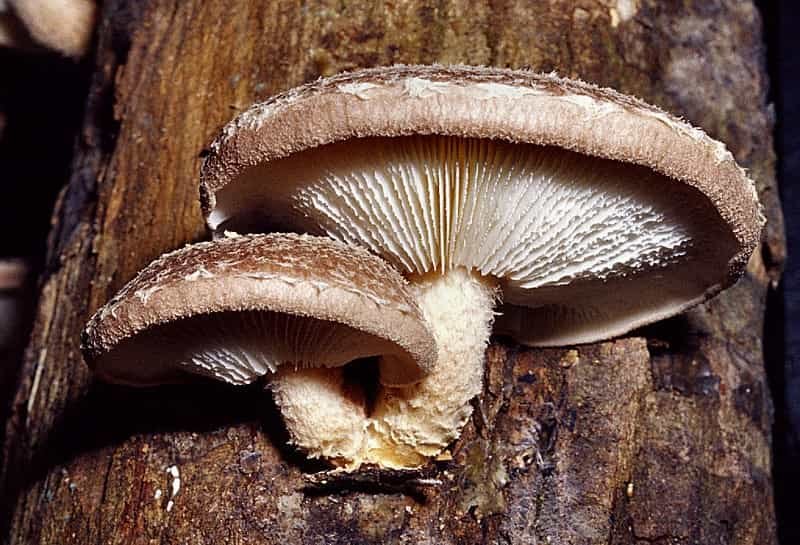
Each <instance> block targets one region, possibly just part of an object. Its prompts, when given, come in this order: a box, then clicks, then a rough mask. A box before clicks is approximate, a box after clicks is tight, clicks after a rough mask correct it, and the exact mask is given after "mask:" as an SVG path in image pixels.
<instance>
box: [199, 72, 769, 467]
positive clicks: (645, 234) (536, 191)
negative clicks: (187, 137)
mask: <svg viewBox="0 0 800 545" xmlns="http://www.w3.org/2000/svg"><path fill="white" fill-rule="evenodd" d="M201 195H202V200H203V210H204V212H205V214H206V218H207V222H208V225H209V227H210V228H211V229H212V230H213V231H214V232H216V233H219V232H221V231H222V230H224V229H235V230H241V231H268V230H291V231H301V232H308V233H314V234H318V235H321V234H324V235H327V236H329V237H332V238H334V239H337V240H339V241H341V242H344V243H346V244H349V245H352V246H360V247H362V248H365V249H367V250H369V251H370V252H372V253H374V254H377V255H380V256H381V257H383V258H385V259H387V260H388V261H389V262H391V263H392V264H393V265H394V266H396V267H397V268H398V269H400V270H401V271H403V272H404V274H405V275H406V277H407V278H408V279H409V281H410V283H411V285H412V289H413V290H415V292H416V296H417V299H418V301H419V305H420V308H421V309H422V312H423V314H424V315H425V318H426V319H427V320H428V322H429V324H430V327H431V330H432V332H433V335H434V337H435V338H436V342H437V350H438V360H437V364H436V366H435V368H434V370H433V372H432V373H431V374H430V375H428V376H427V377H426V378H424V379H423V380H422V381H421V382H420V383H419V384H417V385H415V386H413V387H411V388H405V389H395V390H391V389H387V391H386V392H385V393H384V394H383V397H381V398H380V399H379V401H378V403H377V409H376V413H377V414H380V410H381V407H382V404H387V405H392V404H393V407H395V406H396V407H397V408H393V409H392V414H393V415H402V417H401V418H396V419H392V418H384V419H382V420H380V422H379V423H380V425H385V426H387V430H389V431H388V432H387V433H384V434H383V436H390V437H392V438H393V440H392V443H391V444H390V445H386V446H380V445H379V446H376V447H375V450H374V451H375V452H379V453H382V454H381V455H380V457H378V458H377V459H376V460H370V461H376V462H377V463H380V464H383V465H390V466H407V465H416V464H419V463H421V461H423V460H424V458H425V457H426V456H430V455H433V454H435V453H436V452H438V451H439V450H441V449H442V448H443V447H444V446H445V445H446V444H447V442H448V441H450V440H451V439H452V438H453V437H455V436H456V435H457V433H458V430H459V429H460V427H461V426H462V425H463V423H464V422H465V421H466V418H467V417H468V415H469V405H468V401H469V398H470V397H472V396H474V395H476V394H477V393H479V391H480V386H481V376H482V361H483V348H484V347H485V345H486V342H487V340H488V337H489V334H490V331H491V327H492V318H493V309H494V305H495V302H496V300H497V298H501V299H502V301H503V306H502V307H501V308H500V310H501V311H502V315H501V316H500V318H499V319H498V322H497V324H495V327H496V329H497V330H498V331H500V332H503V333H508V334H511V335H512V336H514V337H515V338H517V339H519V340H520V341H522V342H525V343H527V344H530V345H545V346H549V345H563V344H573V343H583V342H592V341H597V340H601V339H607V338H610V337H613V336H616V335H621V334H624V333H626V332H628V331H630V330H631V329H633V328H636V327H638V326H641V325H644V324H647V323H650V322H653V321H656V320H659V319H662V318H665V317H668V316H671V315H673V314H676V313H678V312H681V311H682V310H684V309H686V308H688V307H689V306H692V305H694V304H697V303H699V302H702V301H704V300H705V299H707V298H708V297H711V296H712V295H714V294H716V293H718V292H719V291H720V290H722V289H724V288H725V287H727V286H729V285H731V284H732V283H733V282H734V281H735V280H736V279H737V278H738V277H739V276H740V275H741V273H742V271H743V270H744V267H745V264H746V262H747V259H748V257H749V255H750V254H751V252H752V251H753V249H754V248H755V245H756V244H757V242H758V238H759V234H760V230H761V226H762V224H763V217H762V216H761V213H760V208H759V204H758V199H757V197H756V193H755V190H754V187H753V183H752V182H751V181H750V180H749V179H748V178H747V176H746V174H745V173H744V171H743V170H742V169H741V168H740V167H739V166H738V165H737V164H736V162H735V160H734V159H733V157H732V156H731V154H730V153H729V152H728V151H727V149H725V146H724V145H723V144H721V143H720V142H717V141H715V140H712V139H711V138H709V137H708V136H707V135H705V133H703V132H702V131H700V130H699V129H696V128H693V127H691V126H690V125H688V124H687V123H684V122H682V121H680V120H678V119H676V118H674V117H673V116H670V115H669V114H666V113H664V112H663V111H661V110H658V109H657V108H655V107H652V106H649V105H647V104H645V103H643V102H641V101H639V100H637V99H635V98H632V97H628V96H624V95H621V94H619V93H616V92H614V91H612V90H609V89H601V88H598V87H595V86H592V85H588V84H585V83H582V82H576V81H571V80H567V79H561V78H558V77H555V76H552V75H536V74H531V73H529V72H521V71H511V70H498V69H486V68H470V67H439V66H434V67H413V66H410V67H405V66H399V67H391V68H381V69H373V70H364V71H360V72H355V73H352V74H344V75H340V76H336V77H333V78H329V79H326V80H320V81H317V82H315V83H312V84H309V85H306V86H303V87H300V88H298V89H294V90H291V91H288V92H287V93H285V94H283V95H280V96H278V97H275V98H274V99H271V100H269V101H267V102H265V103H263V104H259V105H255V106H254V107H252V108H251V109H250V110H248V111H246V112H245V113H243V114H241V115H240V116H239V117H237V118H236V119H235V120H233V121H232V122H231V123H230V124H228V125H227V126H226V127H225V128H224V129H223V131H222V134H221V135H220V136H219V137H218V138H217V139H216V140H215V141H214V143H213V144H212V145H211V148H210V152H209V155H208V156H207V158H206V160H205V164H204V167H203V171H202V176H201ZM331 373H334V374H335V371H331ZM455 374H461V375H464V376H469V377H474V379H470V380H468V381H465V382H464V384H466V385H467V386H465V387H459V388H458V389H457V391H451V390H452V389H448V388H443V387H442V385H446V384H447V383H448V381H449V380H450V379H449V377H452V376H453V375H455ZM298 380H299V379H298V378H297V377H292V378H288V375H287V378H285V380H284V379H280V380H279V381H278V382H279V384H289V383H292V384H294V383H296V382H297V381H298ZM281 381H283V382H281ZM300 382H302V381H300ZM328 382H329V384H331V385H333V386H331V388H332V389H331V391H330V392H328V394H327V395H329V396H331V397H335V396H336V395H337V392H336V384H337V383H338V382H337V380H336V379H330V380H329V381H328ZM279 388H282V391H283V395H282V396H281V397H280V398H279V400H278V401H279V405H280V406H281V408H282V410H284V411H285V412H295V413H298V412H302V411H301V409H300V408H302V407H304V406H305V405H307V404H310V403H313V398H307V397H304V396H303V395H299V394H298V395H294V394H293V393H292V392H293V390H292V387H290V386H285V387H284V386H279ZM437 390H441V391H440V392H439V393H436V391H437ZM299 391H300V390H298V392H299ZM437 396H438V397H437ZM448 396H449V399H448V401H447V403H442V404H441V405H438V404H437V403H435V402H431V401H430V400H431V399H439V398H441V399H442V400H444V399H446V398H448ZM423 399H424V401H422V400H423ZM300 420H302V419H300ZM300 420H298V419H295V421H294V422H292V423H290V431H293V429H301V428H303V427H304V426H305V425H306V424H304V423H303V422H301V421H300ZM372 422H373V423H372V424H370V425H371V426H376V425H377V424H375V423H374V422H376V421H375V420H373V421H372ZM300 435H303V440H301V441H298V443H299V444H301V445H302V446H304V447H305V448H307V449H308V450H310V451H312V452H313V451H314V450H315V449H316V447H315V444H314V442H315V441H321V440H322V439H323V438H321V437H314V436H312V435H309V434H299V433H298V434H297V436H300Z"/></svg>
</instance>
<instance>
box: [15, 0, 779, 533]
mask: <svg viewBox="0 0 800 545" xmlns="http://www.w3.org/2000/svg"><path fill="white" fill-rule="evenodd" d="M104 4H105V5H104V10H103V14H102V18H101V21H100V27H99V30H98V37H97V46H96V47H97V49H96V61H95V62H96V68H95V74H94V77H93V82H92V86H91V91H90V95H89V97H88V102H87V113H86V118H85V121H84V127H83V131H82V134H81V137H80V139H79V142H78V145H77V152H76V157H75V160H74V164H73V175H72V178H71V181H70V183H69V186H68V187H67V188H66V189H65V190H64V192H63V194H62V196H61V198H60V200H59V205H58V208H57V211H56V213H55V218H54V220H53V230H52V233H51V236H50V240H49V252H50V253H49V258H48V266H47V270H46V273H45V277H44V278H43V280H42V291H41V297H40V302H39V308H38V313H37V318H36V324H35V328H34V331H33V334H32V338H31V341H30V344H29V347H28V350H27V353H26V358H25V362H24V366H23V369H22V380H21V382H20V384H19V386H18V389H17V393H16V397H15V400H14V405H13V414H12V417H11V419H10V421H9V423H8V426H7V442H6V446H5V449H4V455H5V456H4V464H3V467H2V473H0V485H1V486H2V489H0V491H2V494H3V498H4V499H5V500H4V501H3V505H6V506H8V510H7V513H6V514H5V515H4V517H3V521H4V523H5V524H6V525H7V542H8V543H11V544H33V543H42V544H46V543H81V544H84V543H103V544H107V543H175V544H179V543H180V544H183V543H191V544H194V543H214V544H217V543H236V544H240V543H281V544H284V545H288V544H299V543H436V544H451V543H452V544H455V543H520V544H522V543H524V544H547V543H551V544H595V543H609V544H641V543H650V544H694V543H698V544H709V543H726V544H728V543H730V544H745V543H752V544H759V545H764V544H771V543H775V542H776V538H775V522H774V515H773V504H772V481H771V473H770V425H771V405H770V400H769V392H768V389H767V384H766V380H765V374H764V368H763V360H762V329H763V325H764V321H763V316H764V309H765V299H766V294H767V291H768V289H769V286H770V283H771V282H774V281H775V280H776V279H777V276H778V275H779V272H780V264H781V261H782V257H783V255H784V246H783V235H782V223H781V218H780V211H779V207H778V203H777V196H776V187H775V179H774V161H775V158H774V155H773V152H772V140H771V130H772V118H771V110H770V108H769V106H768V105H767V103H766V89H767V82H766V79H765V72H764V61H763V46H762V42H761V28H760V24H761V23H760V19H759V15H758V13H757V11H756V9H755V7H754V6H753V4H752V3H751V2H750V1H749V0H684V1H681V2H679V1H671V0H670V1H664V0H616V1H615V0H550V1H548V2H544V1H542V2H528V1H524V0H493V1H490V0H476V1H473V0H438V1H433V0H419V1H402V2H401V1H397V0H381V1H373V0H352V1H347V2H344V1H339V0H327V1H326V0H319V1H315V2H311V3H305V2H299V1H295V0H284V1H270V0H260V1H256V0H253V1H250V2H239V3H237V5H236V6H235V7H233V8H232V7H231V3H230V2H228V1H222V0H183V1H178V0H148V1H142V2H125V1H124V0H108V1H106V2H105V3H104ZM433 62H441V63H467V64H486V65H495V66H511V67H529V68H531V69H534V70H540V71H551V70H556V71H557V72H559V73H560V74H562V75H565V76H571V77H580V78H582V79H584V80H588V81H592V82H596V83H598V84H600V85H605V86H611V87H614V88H616V89H619V90H621V91H623V92H626V93H631V94H635V95H638V96H640V97H642V98H644V99H645V100H648V101H650V102H653V103H655V104H658V105H660V106H662V107H663V108H665V109H667V110H669V111H672V112H674V113H677V114H679V115H682V116H685V117H686V118H687V119H688V120H690V121H691V122H692V123H694V124H696V125H699V126H701V127H703V128H704V129H705V130H706V131H708V132H709V133H710V134H711V135H713V136H714V137H716V138H719V139H721V140H723V141H725V142H726V143H727V144H728V146H729V147H730V148H731V150H732V151H733V153H734V155H735V156H736V157H737V159H738V160H739V161H740V162H741V163H742V164H743V165H744V166H746V167H747V168H748V169H749V170H750V173H751V175H752V177H753V178H754V179H755V180H756V181H757V183H758V189H759V193H760V195H761V197H762V201H763V202H764V204H765V207H766V214H767V216H768V218H769V226H768V227H767V230H766V233H765V238H764V244H763V245H762V248H761V249H760V250H759V251H757V252H756V254H755V256H754V257H753V259H752V260H751V263H750V266H749V269H748V274H747V276H746V277H745V278H744V279H742V281H740V282H739V284H738V285H737V286H736V287H734V288H733V289H731V290H729V291H728V292H726V293H725V294H723V295H722V296H720V297H719V298H717V299H715V300H714V301H712V302H710V303H709V304H707V305H704V306H702V307H700V308H697V309H695V310H692V311H690V312H688V313H686V314H685V315H682V316H680V317H677V318H674V319H671V320H668V321H666V322H663V323H660V324H657V325H655V326H653V327H650V328H647V329H645V330H643V331H639V332H636V334H633V335H628V336H626V337H625V338H621V339H617V340H615V341H611V342H606V343H599V344H595V345H586V346H579V347H572V348H564V349H552V350H533V349H528V348H523V347H519V346H515V345H512V344H509V343H508V342H506V341H503V340H497V341H495V342H493V344H492V345H491V347H490V348H489V350H488V352H487V360H488V370H487V374H486V378H487V380H486V387H485V390H484V393H483V395H482V396H481V398H480V400H479V401H478V402H477V403H476V407H477V408H478V409H479V410H476V412H475V417H474V418H473V419H472V421H471V422H470V423H469V424H468V426H467V428H466V430H465V432H464V434H463V436H462V438H461V439H460V440H459V441H458V442H457V443H456V444H455V445H454V447H453V449H452V457H453V459H452V460H450V461H440V462H436V463H433V464H431V466H430V467H428V468H426V469H425V470H424V472H423V476H424V477H425V479H423V480H417V481H411V482H405V481H402V480H398V479H395V478H391V477H390V476H389V477H387V476H382V477H381V479H379V480H378V479H375V478H368V476H367V477H364V478H363V479H361V480H353V481H351V482H343V481H336V482H329V483H327V484H325V483H319V482H316V483H314V482H312V481H311V480H310V479H309V477H308V475H309V473H310V472H311V471H313V470H315V469H318V467H316V466H314V465H312V464H309V463H306V462H303V459H302V456H298V455H297V454H295V453H292V452H291V451H290V450H288V449H287V448H286V447H285V446H284V441H285V439H286V437H285V432H284V431H283V430H282V427H281V423H280V417H279V415H278V414H277V412H276V410H275V408H274V406H273V405H272V403H271V401H270V400H269V396H268V394H265V393H264V392H263V391H260V390H259V389H258V388H255V387H254V388H250V389H231V388H226V387H223V386H215V385H205V384H203V385H193V386H183V387H168V388H160V389H152V390H132V389H126V388H121V387H112V386H108V385H103V384H98V383H95V382H93V381H92V379H91V376H90V373H89V372H88V370H87V368H86V367H85V365H84V363H83V362H82V360H81V357H80V353H79V351H78V343H79V332H80V330H81V328H82V326H83V324H84V322H85V320H86V319H87V318H88V316H89V315H90V314H91V312H92V311H93V310H95V309H96V308H97V307H99V306H100V305H101V304H103V303H104V302H105V301H106V300H107V299H108V298H109V297H110V296H111V295H113V293H114V292H115V291H116V290H117V289H119V288H120V287H121V286H122V285H123V284H124V283H125V282H126V281H127V280H129V279H130V278H131V277H132V276H133V275H134V273H135V272H136V271H137V270H138V269H140V268H141V267H142V266H144V265H145V264H147V263H148V262H149V261H150V260H152V259H153V258H155V257H156V256H157V255H158V254H160V253H162V252H164V251H167V250H171V249H174V248H177V247H179V246H181V245H182V244H184V243H186V242H190V241H195V240H199V239H203V238H205V237H206V234H205V232H204V229H203V226H202V221H201V217H200V211H199V207H198V198H197V196H198V195H197V178H198V170H199V166H200V158H199V156H200V154H201V151H202V150H203V148H204V146H205V145H207V143H208V142H209V141H210V138H211V137H212V136H213V135H214V134H215V133H216V132H217V130H218V129H219V128H220V127H221V126H222V125H223V124H224V123H225V122H226V121H227V120H228V119H230V118H231V117H232V116H233V115H235V114H236V113H237V112H238V111H240V110H241V109H242V108H245V107H246V106H248V105H249V104H251V103H252V102H253V101H257V100H262V99H265V98H266V97H268V96H270V95H272V94H274V93H277V92H280V91H282V90H284V89H287V88H289V87H292V86H295V85H297V84H300V83H302V82H305V81H308V80H310V79H312V78H316V77H317V76H320V75H329V74H333V73H336V72H339V71H342V70H346V69H352V68H356V67H361V66H374V65H385V64H392V63H433Z"/></svg>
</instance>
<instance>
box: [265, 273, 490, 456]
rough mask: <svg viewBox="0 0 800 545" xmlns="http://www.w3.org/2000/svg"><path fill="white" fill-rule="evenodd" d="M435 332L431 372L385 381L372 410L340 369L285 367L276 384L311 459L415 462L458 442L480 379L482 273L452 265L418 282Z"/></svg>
mask: <svg viewBox="0 0 800 545" xmlns="http://www.w3.org/2000/svg"><path fill="white" fill-rule="evenodd" d="M411 282H412V286H413V287H414V290H415V292H416V294H417V300H418V303H419V305H420V308H421V309H422V311H423V314H424V316H425V319H426V320H427V321H428V324H429V326H430V328H431V331H432V332H433V335H434V338H435V339H436V343H437V347H438V348H437V349H438V359H437V364H436V367H435V368H434V370H433V372H432V373H431V374H430V375H428V376H427V377H426V378H424V379H423V380H422V381H421V382H419V383H417V384H415V385H413V386H409V387H405V388H390V387H387V386H382V387H381V388H380V391H379V392H378V396H377V399H376V402H375V407H374V410H373V411H372V414H370V415H367V414H366V413H365V408H364V405H365V404H364V401H363V399H362V398H361V397H360V395H359V394H358V393H355V392H348V391H347V389H346V388H345V386H344V379H343V375H342V373H343V371H342V369H341V368H338V369H309V370H301V371H293V370H288V369H285V370H283V369H284V367H288V366H284V367H282V368H281V369H282V370H281V371H279V373H278V374H276V375H275V377H274V379H273V382H272V388H273V393H274V396H275V401H276V403H277V404H278V406H279V407H280V409H281V412H282V413H283V417H284V420H285V422H286V426H287V428H288V430H289V433H290V435H291V437H292V442H293V443H294V444H295V445H297V446H298V447H300V448H302V449H303V450H305V451H306V452H307V453H308V455H309V457H312V458H318V457H323V458H327V459H329V460H331V461H332V462H333V463H334V464H336V465H338V466H341V467H344V468H346V469H356V468H358V467H359V466H360V465H362V464H366V463H370V464H375V465H378V466H382V467H388V468H409V467H416V466H419V465H421V464H423V463H424V462H425V460H426V459H427V458H429V457H431V456H435V455H437V454H438V453H440V452H441V451H442V450H443V449H444V448H445V447H446V446H447V445H448V444H449V443H450V442H452V441H453V440H454V439H456V438H457V437H458V435H459V433H460V432H461V428H462V427H463V426H464V424H465V423H466V421H467V419H468V418H469V416H470V414H471V412H472V407H471V405H470V400H471V399H472V398H473V397H475V396H476V395H478V394H479V393H480V391H481V387H482V383H483V362H484V352H485V350H486V345H487V343H488V340H489V335H490V334H491V329H492V321H493V318H494V313H493V308H494V303H495V298H496V289H495V287H494V286H493V285H492V284H491V282H490V281H488V280H487V279H485V278H482V277H480V276H478V275H475V274H472V273H469V272H467V271H466V270H464V269H455V270H452V271H449V272H448V273H446V274H444V275H441V274H430V275H427V276H424V277H419V278H416V279H413V280H412V281H411Z"/></svg>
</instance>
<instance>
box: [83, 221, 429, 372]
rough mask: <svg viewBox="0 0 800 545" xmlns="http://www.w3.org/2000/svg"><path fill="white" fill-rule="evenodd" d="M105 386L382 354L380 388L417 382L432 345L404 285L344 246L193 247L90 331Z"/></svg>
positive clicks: (139, 283)
mask: <svg viewBox="0 0 800 545" xmlns="http://www.w3.org/2000/svg"><path fill="white" fill-rule="evenodd" d="M82 340H83V343H82V350H83V353H84V357H85V359H86V361H87V363H88V364H89V365H90V367H92V368H93V369H94V371H95V372H96V373H97V374H98V375H99V376H100V377H101V378H102V379H104V380H108V381H111V382H118V383H123V384H131V385H153V384H161V383H168V382H182V381H184V380H186V379H187V378H188V376H187V374H201V375H206V376H210V377H212V378H216V379H219V380H223V381H226V382H229V383H232V384H247V383H249V382H252V381H254V380H256V379H257V378H258V377H260V376H262V375H265V374H268V373H271V372H273V371H275V369H276V368H277V367H278V366H280V365H284V364H290V365H295V366H297V367H320V366H340V365H344V364H346V363H348V362H349V361H352V360H354V359H358V358H362V357H368V356H381V358H380V378H381V381H382V382H383V383H384V384H388V385H405V384H410V383H414V382H416V381H418V380H419V379H421V378H422V377H423V376H424V375H425V374H427V372H428V371H429V369H430V368H431V367H432V365H433V364H434V361H435V354H436V347H435V341H434V340H433V337H432V336H431V334H430V332H429V331H428V328H427V326H426V324H425V323H424V321H423V318H422V316H421V313H420V310H419V308H418V307H417V305H416V303H415V302H414V300H413V297H412V296H411V294H410V292H409V291H408V287H407V284H406V281H405V280H404V279H403V277H402V276H401V275H400V274H399V273H398V272H397V271H396V270H394V269H393V268H392V267H391V266H390V265H388V264H387V263H386V262H385V261H383V260H382V259H380V258H378V257H376V256H373V255H371V254H369V253H367V252H366V251H364V250H361V249H358V248H353V247H348V246H345V245H343V244H341V243H339V242H336V241H333V240H329V239H325V238H319V237H312V236H307V235H294V234H270V235H253V236H232V237H227V238H223V239H219V240H216V241H213V242H202V243H198V244H193V245H189V246H186V247H184V248H182V249H180V250H177V251H174V252H171V253H169V254H165V255H163V256H161V257H160V258H158V259H157V260H156V261H154V262H153V263H151V264H150V265H149V266H147V267H146V268H145V269H143V270H142V271H141V272H140V273H139V274H138V275H137V276H136V278H134V279H133V280H132V281H131V282H129V283H128V284H127V285H126V286H125V287H124V288H123V289H122V290H121V291H120V292H119V293H118V294H117V295H116V296H115V297H114V298H113V299H112V300H111V301H109V302H108V303H107V304H106V305H105V306H104V307H102V308H101V309H100V310H98V311H97V313H96V314H95V315H94V316H93V317H92V319H91V320H90V321H89V323H88V324H87V326H86V328H85V330H84V332H83V338H82Z"/></svg>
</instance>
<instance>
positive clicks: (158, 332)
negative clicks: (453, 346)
mask: <svg viewBox="0 0 800 545" xmlns="http://www.w3.org/2000/svg"><path fill="white" fill-rule="evenodd" d="M370 356H385V357H394V358H398V359H401V360H411V359H412V357H411V356H410V355H409V354H408V353H406V352H405V351H404V350H402V349H401V348H400V347H399V346H397V345H396V344H395V343H393V342H391V341H389V340H387V339H383V338H380V337H377V336H375V335H371V334H369V333H366V332H364V331H360V330H358V329H355V328H353V327H350V326H348V325H345V324H340V323H336V322H332V321H329V320H321V319H318V318H313V317H309V316H297V315H290V314H286V313H282V312H270V311H257V310H251V311H236V312H234V311H230V312H215V313H210V314H202V315H198V316H192V317H189V318H185V319H182V320H178V321H175V322H169V323H165V324H159V325H156V326H154V327H151V328H149V329H147V330H145V331H143V332H140V333H138V334H136V335H134V336H133V337H130V338H128V339H125V340H124V341H122V342H121V343H119V344H118V345H117V346H115V347H114V348H113V349H112V350H111V351H109V352H107V353H105V354H103V355H102V356H101V357H99V358H98V359H97V361H96V363H95V364H94V367H95V371H96V372H97V374H98V375H99V376H100V377H101V378H103V379H105V380H108V381H111V382H117V383H121V384H129V385H138V386H146V385H155V384H163V383H167V382H185V381H186V380H188V379H189V378H190V376H191V375H204V376H207V377H210V378H214V379H217V380H222V381H224V382H227V383H229V384H236V385H243V384H249V383H251V382H253V381H255V380H257V379H258V378H259V377H261V376H264V375H268V374H271V373H273V372H275V371H276V370H277V369H278V367H280V366H283V365H286V366H289V367H291V368H297V369H300V368H305V367H337V366H341V365H344V364H346V363H348V362H350V361H353V360H355V359H359V358H364V357H370Z"/></svg>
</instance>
